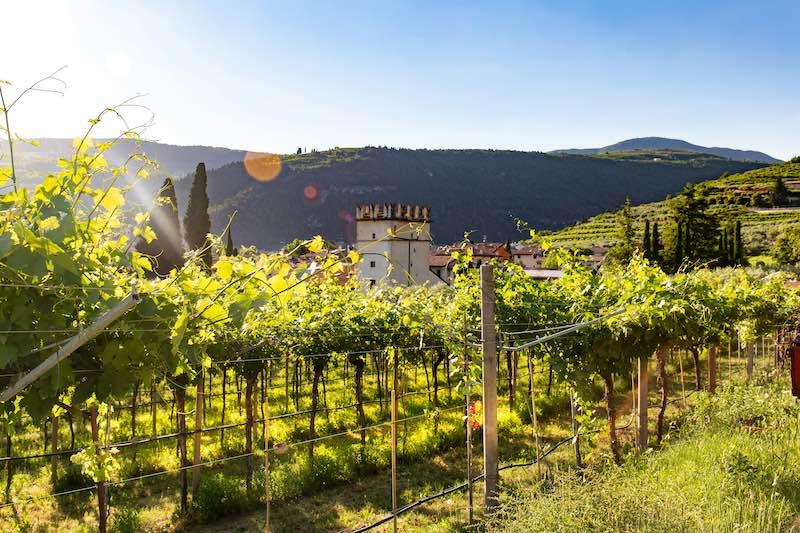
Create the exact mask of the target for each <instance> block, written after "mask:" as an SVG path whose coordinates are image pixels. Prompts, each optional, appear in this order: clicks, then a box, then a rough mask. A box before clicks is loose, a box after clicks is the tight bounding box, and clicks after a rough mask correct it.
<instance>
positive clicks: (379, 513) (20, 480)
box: [0, 341, 774, 531]
mask: <svg viewBox="0 0 800 533" xmlns="http://www.w3.org/2000/svg"><path fill="white" fill-rule="evenodd" d="M772 350H774V348H772V345H771V344H770V343H769V342H768V341H765V342H764V344H763V345H762V352H761V357H760V358H757V359H756V364H757V369H758V368H762V369H764V370H767V369H770V368H771V367H772V363H771V360H772V357H771V351H772ZM735 352H736V351H735V350H734V353H733V356H734V357H733V358H732V359H728V360H727V361H726V360H725V359H723V360H722V361H721V362H720V363H719V365H720V375H719V380H720V382H721V383H724V384H728V383H731V382H733V381H734V380H740V379H741V376H742V375H743V360H742V359H741V358H740V357H737V354H736V353H735ZM679 357H680V358H681V361H680V362H679V361H677V358H679ZM378 364H380V361H379V360H378ZM683 366H685V375H684V374H683V373H681V368H682V367H683ZM522 367H523V368H520V369H518V371H517V372H518V374H517V380H519V384H518V390H517V391H516V394H515V402H514V407H513V408H511V407H510V406H509V397H508V394H509V393H508V382H509V376H508V375H507V374H502V375H501V385H502V387H501V389H500V393H501V394H500V398H501V407H500V415H499V417H500V418H499V433H500V436H501V447H500V452H501V458H502V464H513V463H519V462H526V461H534V460H535V457H536V439H535V437H534V432H533V427H532V426H531V418H530V403H529V398H530V397H529V395H528V392H527V385H524V384H526V383H527V379H528V376H527V372H526V371H525V369H524V365H522ZM271 368H272V370H273V371H272V372H271V376H270V375H268V374H266V373H265V375H264V376H262V377H263V381H260V382H259V385H258V387H257V388H256V389H255V390H254V391H253V394H254V397H255V398H256V399H257V403H258V405H259V408H263V407H264V406H265V405H267V404H266V402H264V401H263V396H262V394H263V392H264V391H268V394H269V404H268V405H269V410H270V415H271V416H270V418H271V420H270V422H269V432H270V449H271V451H270V494H271V502H272V503H271V520H270V525H271V528H272V530H273V531H340V530H349V529H352V528H354V527H356V526H359V525H364V524H367V523H370V522H373V521H375V520H377V519H379V518H382V517H384V516H386V515H387V513H390V512H391V500H390V476H389V475H388V474H389V470H390V463H389V462H390V449H391V441H390V438H389V435H390V426H389V424H387V422H388V420H389V412H388V411H389V401H388V399H387V398H386V393H385V391H384V390H383V389H382V390H381V392H380V394H379V392H378V379H377V375H378V374H377V373H376V372H375V371H374V369H373V372H372V373H371V375H369V376H366V377H365V387H364V388H365V392H364V404H365V411H366V415H367V419H366V420H367V426H371V427H372V428H371V429H369V430H367V432H366V441H365V443H366V445H365V446H364V448H362V447H361V444H360V439H359V432H358V430H357V429H356V430H355V431H354V430H353V428H358V426H359V424H358V420H357V415H356V410H355V409H354V408H353V406H352V404H353V396H352V394H353V392H352V391H353V388H352V383H350V381H352V369H347V370H345V368H344V367H340V368H332V369H330V370H329V371H328V372H327V373H326V379H325V382H326V386H325V393H324V394H323V406H321V409H323V410H325V409H327V410H325V411H324V413H323V414H321V417H322V420H321V421H320V424H319V427H318V435H319V437H317V438H318V439H320V440H319V441H317V444H316V446H315V450H314V459H313V461H311V460H309V456H308V444H307V443H306V442H305V441H306V440H307V438H308V422H309V420H308V413H307V410H308V408H309V402H310V399H309V390H310V385H311V383H310V382H309V379H308V378H309V375H308V374H305V375H304V373H305V372H306V369H301V370H300V371H299V372H298V373H297V374H294V372H293V371H292V372H291V373H290V379H289V380H288V383H287V380H286V379H285V378H286V376H285V373H284V372H283V371H284V368H282V367H281V366H279V365H274V366H272V367H271ZM379 368H380V367H379ZM346 372H350V375H349V376H347V374H346ZM668 373H669V375H670V376H672V379H671V380H670V383H669V387H670V390H671V391H672V392H671V398H672V400H671V402H670V404H669V409H668V411H667V418H668V420H672V421H674V422H676V423H680V421H681V420H682V418H683V417H684V416H685V414H681V410H682V409H681V408H682V407H683V405H684V401H683V399H684V398H685V399H686V400H687V402H689V403H690V404H694V403H695V402H696V401H697V399H698V398H699V396H693V395H692V392H691V391H690V390H689V389H691V388H693V386H692V385H691V384H692V383H694V379H695V377H694V373H693V366H692V365H691V358H690V357H688V354H686V353H678V352H676V353H675V354H674V356H673V358H672V360H671V361H670V363H669V365H668ZM702 373H703V374H705V373H707V369H706V368H703V369H702ZM382 374H383V375H382V378H383V379H385V378H386V375H385V371H384V372H382ZM425 374H426V372H425V369H423V368H419V367H416V368H413V369H412V368H408V369H403V370H402V371H401V379H400V384H401V385H400V387H402V388H403V389H402V390H403V395H402V397H401V399H400V401H399V408H400V412H399V416H400V419H401V420H402V419H404V418H409V419H410V420H406V421H401V422H399V423H398V429H399V436H398V454H399V456H398V460H399V463H400V464H399V468H398V484H399V488H398V494H399V499H400V502H401V504H405V503H409V502H412V501H416V500H418V499H420V498H424V497H426V496H429V495H432V494H435V493H438V492H439V491H441V490H443V489H446V488H448V487H450V486H454V485H457V484H460V483H462V482H463V480H464V479H465V478H466V471H467V470H466V456H465V444H464V443H465V441H464V435H465V433H464V431H465V430H464V423H463V420H462V418H463V413H464V403H463V402H464V397H463V392H464V390H463V387H458V388H457V387H456V386H457V385H458V384H457V383H454V382H450V383H449V384H448V379H447V373H446V372H445V371H444V369H439V373H438V375H437V379H436V382H438V383H439V386H438V387H437V389H436V390H434V388H429V387H428V382H433V381H434V380H433V376H428V379H426V377H425ZM679 376H680V378H679ZM295 377H298V379H299V381H298V383H297V388H298V389H299V390H298V394H297V395H295V394H293V393H292V394H290V395H289V396H288V397H287V396H286V395H285V390H286V388H287V386H288V387H290V388H291V390H292V391H295V390H296V389H295V383H294V378H295ZM348 377H349V378H350V380H349V381H348ZM535 377H536V379H535V381H534V388H535V390H537V391H539V393H538V396H539V397H538V399H537V412H538V418H539V426H538V431H539V434H540V438H541V446H542V449H543V450H545V451H547V450H549V448H550V447H551V446H553V445H554V444H556V443H559V442H561V443H562V445H561V447H559V448H558V449H556V450H554V453H552V454H551V455H550V454H548V457H547V459H545V460H544V461H543V468H542V470H541V471H540V470H539V469H537V468H536V466H528V467H524V468H519V469H514V470H508V471H505V472H503V474H502V479H503V489H504V491H506V501H507V498H508V495H512V494H517V492H518V491H523V492H524V491H525V490H528V489H526V487H530V486H531V484H533V485H534V486H539V484H540V483H542V482H544V481H543V480H562V477H561V476H566V477H564V479H572V477H571V476H574V474H573V473H570V472H574V461H575V459H574V455H573V453H572V449H571V446H570V445H569V444H566V445H563V440H564V439H565V438H567V440H569V439H568V437H569V436H570V435H571V430H570V418H569V397H568V391H567V390H566V389H565V388H564V387H563V386H561V385H558V384H552V383H550V384H548V382H549V379H548V372H547V369H540V370H538V371H535ZM402 378H405V379H402ZM221 379H222V376H221V374H219V373H217V374H210V375H209V379H208V381H207V383H206V388H205V396H204V400H203V403H204V405H205V409H203V416H202V417H201V420H203V422H202V423H201V425H200V427H203V428H205V429H204V431H206V432H205V433H203V436H202V440H201V448H200V461H201V462H202V463H210V464H208V465H207V466H204V467H202V470H201V472H200V476H201V477H200V485H199V489H198V491H197V492H196V493H194V494H193V497H192V504H191V513H190V515H188V516H186V517H179V515H178V512H177V511H178V508H179V499H180V479H179V474H178V472H177V470H178V469H179V465H180V462H179V458H178V456H177V453H176V440H177V439H176V436H175V434H174V433H175V432H176V426H175V416H174V415H175V405H174V401H173V398H172V395H171V393H170V391H169V389H167V388H164V387H158V388H154V389H153V390H152V391H146V390H142V391H141V393H140V398H139V400H138V404H137V407H136V412H137V416H136V429H134V428H133V427H132V420H131V416H130V414H131V412H132V409H131V407H132V405H131V404H130V403H128V404H127V405H126V404H125V403H122V402H120V403H118V404H117V405H116V406H115V409H114V412H113V413H112V414H111V415H110V419H111V427H110V433H109V437H108V438H109V439H110V442H112V443H122V445H119V446H117V448H118V449H119V454H118V456H117V457H118V460H119V462H120V465H121V470H120V473H119V479H120V480H131V481H123V482H120V483H116V484H112V486H111V509H112V511H111V530H112V531H138V530H147V531H168V530H172V529H174V528H176V527H177V528H179V529H186V530H188V531H230V530H232V529H237V530H240V531H251V530H258V529H260V528H261V527H263V521H264V482H263V479H264V478H263V472H264V467H263V464H264V463H263V453H262V452H260V450H263V447H264V444H263V433H262V431H263V429H264V427H265V426H264V425H263V422H262V421H260V420H256V421H255V423H254V425H253V428H254V433H255V436H254V439H255V446H254V448H255V449H256V450H259V451H256V453H255V454H254V455H253V456H251V457H252V459H253V460H254V478H253V485H252V490H251V491H249V492H248V490H247V483H246V479H247V470H248V468H247V462H248V457H241V456H242V455H246V452H245V430H246V428H245V426H246V417H245V415H244V413H243V409H242V408H243V406H244V399H245V394H246V391H245V390H244V389H243V385H242V380H241V379H240V377H239V376H237V375H236V374H235V373H234V372H233V370H229V371H226V380H227V386H226V398H227V399H226V401H225V407H226V409H225V410H226V418H225V419H224V421H223V420H222V404H223V397H222V395H221V391H222V383H221ZM628 385H629V383H628ZM656 385H657V384H656V382H655V379H653V380H652V384H651V407H655V405H656V404H657V401H658V391H657V386H656ZM618 386H619V390H621V391H624V390H625V389H626V385H625V381H624V380H621V381H620V382H619V384H618ZM478 392H479V391H473V392H472V397H473V399H475V397H476V396H477V394H476V393H478ZM187 393H188V395H189V396H190V397H193V396H195V395H196V389H195V388H191V387H190V388H189V389H188V390H187ZM434 395H436V396H437V397H438V398H440V407H439V409H438V410H439V411H440V413H439V414H438V415H437V414H435V411H436V409H434V408H433V405H432V400H433V397H434ZM152 398H155V400H156V402H155V403H151V399H152ZM631 398H632V396H630V393H620V396H619V397H618V402H619V404H620V405H621V406H622V410H623V411H624V412H630V411H631V407H632V405H631ZM598 399H599V395H598V397H597V398H595V400H598ZM193 404H194V402H187V405H193ZM326 406H327V407H326ZM341 406H344V408H340V407H341ZM293 412H299V413H302V414H299V415H297V416H291V417H286V416H285V415H287V414H291V413H293ZM601 412H602V409H599V410H598V413H601ZM189 414H190V415H191V413H189ZM153 415H155V418H153ZM262 416H263V415H262ZM59 418H60V421H59V433H58V438H57V445H56V449H58V450H62V449H70V448H71V447H73V448H79V447H82V446H90V445H91V437H90V431H89V429H88V428H87V424H86V422H85V421H80V420H75V421H74V422H73V423H72V424H71V425H72V430H70V428H69V426H68V424H67V423H66V422H67V417H66V416H64V415H63V414H62V416H61V417H59ZM259 418H261V417H259ZM653 418H654V417H651V421H652V423H653V427H652V429H653V431H654V430H655V426H654V420H653ZM631 420H632V419H631ZM153 424H155V426H153ZM220 426H225V428H226V429H225V430H224V431H221V430H219V429H217V430H214V429H213V428H214V427H220ZM675 428H677V426H675ZM153 429H155V431H154V432H153ZM632 429H633V428H632V427H631V425H630V421H629V422H628V423H627V425H623V427H622V431H623V433H626V430H627V432H629V433H627V436H626V437H624V438H623V441H624V442H625V443H626V444H625V448H626V449H628V450H632V445H633V442H632V436H633V431H632ZM73 431H74V444H73V443H72V433H73ZM133 431H137V433H136V437H135V438H131V437H132V432H133ZM48 432H49V433H48ZM479 433H480V432H479V431H476V432H475V433H474V434H473V445H474V451H473V453H474V455H473V461H472V472H473V475H477V473H480V472H481V471H482V470H481V469H482V459H481V453H482V448H481V444H480V443H481V439H480V434H479ZM192 434H193V431H192V430H191V429H190V430H189V435H190V436H191V435H192ZM159 435H167V438H164V439H161V440H157V441H156V442H150V439H152V438H153V437H154V436H159ZM336 435H339V436H336ZM673 435H674V436H680V437H682V436H683V433H682V432H676V431H674V430H670V431H669V432H668V435H667V437H666V441H665V442H669V441H670V439H671V438H673ZM52 438H53V436H52V425H49V426H48V427H47V428H42V427H41V426H36V425H29V426H28V430H27V431H26V432H25V433H22V434H18V435H17V436H16V437H15V438H14V441H13V448H12V453H13V455H15V456H20V455H35V454H38V453H41V452H45V453H47V452H51V451H52V450H53V448H52V442H53V441H52ZM137 442H138V443H140V444H135V445H134V443H137ZM45 443H49V444H50V446H51V448H47V444H45ZM582 452H583V458H584V460H585V461H586V462H587V463H588V464H589V468H590V469H591V470H590V471H597V472H598V474H597V475H598V476H602V475H605V474H604V472H605V470H604V469H605V468H608V466H604V465H607V464H608V460H609V458H608V455H607V453H605V451H604V448H603V445H602V439H598V437H596V436H593V435H590V436H586V437H584V438H583V449H582ZM668 453H675V452H668ZM67 457H68V456H60V457H57V458H47V457H44V458H35V459H27V460H22V461H14V462H12V463H11V465H12V466H11V467H12V471H13V481H12V484H11V486H10V494H11V496H12V498H13V501H15V502H16V503H14V504H13V505H10V506H8V505H7V506H4V507H3V508H2V511H0V512H2V514H1V515H0V520H2V522H3V523H5V526H4V529H13V528H17V529H19V530H29V531H76V530H87V531H91V530H93V529H94V524H95V523H96V520H97V518H96V502H95V498H94V497H93V496H94V491H93V490H84V491H80V492H75V493H71V494H64V495H62V496H58V497H47V495H48V494H49V493H51V492H56V493H63V492H69V491H74V490H76V489H82V488H90V489H93V487H94V484H93V483H92V481H91V479H88V478H87V477H86V476H85V475H82V474H81V473H80V471H79V469H78V468H77V467H76V466H75V465H72V464H71V463H70V462H69V461H68V459H67ZM6 466H8V465H6ZM53 467H55V477H56V482H55V484H53V483H52V480H53V478H52V475H53ZM634 468H640V467H634ZM162 472H163V473H164V474H160V473H162ZM139 477H144V479H136V478H139ZM562 481H563V480H562ZM562 481H559V482H562ZM547 483H550V481H547ZM473 490H474V494H475V516H476V518H480V517H481V516H482V484H481V483H480V482H476V483H475V486H474V489H473ZM582 490H583V489H582ZM585 490H586V491H587V493H591V490H592V489H591V485H587V486H586V487H585ZM464 492H465V491H464V490H458V491H455V492H453V493H452V494H449V495H447V496H446V497H443V498H437V499H434V500H432V501H430V502H429V503H425V504H424V505H421V506H419V507H418V508H416V509H415V510H413V511H412V512H410V513H408V514H405V515H403V516H402V517H401V518H400V520H399V524H400V527H401V529H402V530H403V531H432V530H433V531H457V530H461V529H462V528H464V527H465V526H466V525H467V520H466V505H465V494H464ZM33 498H36V499H35V500H33V501H26V500H28V499H33ZM39 498H41V499H39ZM537 501H538V500H537ZM545 501H547V500H545ZM541 505H544V503H542V504H541ZM555 507H559V506H558V505H555ZM386 527H388V526H383V528H378V529H377V530H378V531H381V530H383V529H386ZM126 528H128V529H126Z"/></svg>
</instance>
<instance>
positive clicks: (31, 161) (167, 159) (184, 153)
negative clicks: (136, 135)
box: [0, 138, 246, 198]
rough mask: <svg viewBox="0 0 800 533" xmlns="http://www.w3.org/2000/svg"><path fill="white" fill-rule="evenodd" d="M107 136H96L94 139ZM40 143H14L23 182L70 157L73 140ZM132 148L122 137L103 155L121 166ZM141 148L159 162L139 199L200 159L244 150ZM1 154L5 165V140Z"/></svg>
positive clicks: (225, 159) (209, 161)
mask: <svg viewBox="0 0 800 533" xmlns="http://www.w3.org/2000/svg"><path fill="white" fill-rule="evenodd" d="M104 140H106V139H97V142H100V141H104ZM37 141H38V143H39V146H33V145H30V144H25V143H21V142H18V143H15V144H14V156H15V159H16V167H17V175H18V176H19V177H20V181H21V184H22V185H30V184H32V183H33V182H38V181H39V180H40V179H41V177H42V176H44V175H46V174H47V173H48V172H53V171H55V170H56V169H57V168H58V167H57V166H56V162H57V161H58V159H59V158H63V157H69V155H70V154H71V153H72V152H73V151H74V148H73V147H72V139H54V138H43V139H37ZM134 150H135V146H134V141H132V140H128V139H121V140H119V141H117V142H115V143H114V145H113V146H112V147H111V148H110V149H109V150H108V152H106V154H105V157H106V160H108V162H109V163H110V164H111V165H113V166H119V165H121V164H122V163H123V162H124V161H125V160H126V159H127V158H128V156H129V155H130V153H131V152H133V151H134ZM141 150H142V151H143V152H144V153H146V154H147V155H148V156H149V157H150V158H151V159H154V160H156V161H158V162H159V172H158V176H157V178H160V179H155V178H154V179H152V180H150V181H149V182H146V183H143V184H142V185H141V187H140V188H139V191H138V192H139V194H138V195H135V196H137V197H140V198H150V197H152V195H153V194H154V191H155V190H156V189H157V188H158V187H159V186H160V185H161V181H162V180H163V177H164V176H175V177H182V176H185V175H186V174H189V173H190V172H194V169H195V167H196V166H197V163H198V162H199V161H204V162H205V163H206V166H207V167H208V168H216V167H221V166H222V165H225V164H227V163H230V162H232V161H242V159H244V155H245V153H246V152H245V151H243V150H232V149H230V148H217V147H213V146H177V145H172V144H163V143H159V142H154V141H143V142H142V147H141ZM0 154H2V155H3V164H7V162H6V161H7V158H6V156H7V154H8V143H3V142H0Z"/></svg>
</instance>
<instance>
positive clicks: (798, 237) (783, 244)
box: [772, 226, 800, 264]
mask: <svg viewBox="0 0 800 533" xmlns="http://www.w3.org/2000/svg"><path fill="white" fill-rule="evenodd" d="M772 256H773V257H774V258H775V259H777V260H778V261H779V262H781V263H784V264H797V263H800V226H794V227H791V228H789V229H787V230H786V231H784V232H783V233H782V234H781V236H780V237H778V239H777V240H776V241H775V245H774V246H773V248H772Z"/></svg>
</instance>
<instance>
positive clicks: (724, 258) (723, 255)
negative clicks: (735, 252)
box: [719, 228, 731, 266]
mask: <svg viewBox="0 0 800 533" xmlns="http://www.w3.org/2000/svg"><path fill="white" fill-rule="evenodd" d="M719 255H720V260H721V262H722V265H723V266H727V265H730V264H731V261H730V259H731V256H730V250H728V228H722V245H721V247H720V251H719Z"/></svg>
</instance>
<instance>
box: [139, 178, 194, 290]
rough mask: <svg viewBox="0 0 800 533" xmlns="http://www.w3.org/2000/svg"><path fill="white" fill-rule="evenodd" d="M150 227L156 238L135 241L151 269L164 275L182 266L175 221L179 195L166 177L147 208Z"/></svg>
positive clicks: (181, 253)
mask: <svg viewBox="0 0 800 533" xmlns="http://www.w3.org/2000/svg"><path fill="white" fill-rule="evenodd" d="M150 227H151V228H152V229H153V232H154V233H155V239H153V240H152V241H151V242H149V243H148V242H147V241H146V240H145V239H144V238H140V239H139V240H138V241H137V242H136V251H138V252H139V253H141V254H144V255H147V256H149V257H150V262H151V263H152V265H153V273H154V274H155V275H157V276H161V277H165V276H167V275H169V272H170V270H172V269H174V268H180V267H181V266H183V262H184V261H183V241H182V240H181V228H180V222H179V221H178V199H177V198H176V196H175V186H174V185H173V184H172V180H171V179H170V178H167V179H165V180H164V184H163V185H162V186H161V190H160V191H159V193H158V196H157V197H156V199H155V202H154V205H153V209H151V210H150Z"/></svg>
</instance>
